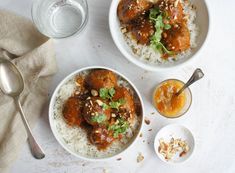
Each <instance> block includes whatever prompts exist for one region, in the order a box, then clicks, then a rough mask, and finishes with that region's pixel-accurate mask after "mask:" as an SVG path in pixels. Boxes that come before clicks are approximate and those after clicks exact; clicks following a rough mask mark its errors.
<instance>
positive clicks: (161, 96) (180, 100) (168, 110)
mask: <svg viewBox="0 0 235 173" xmlns="http://www.w3.org/2000/svg"><path fill="white" fill-rule="evenodd" d="M182 87H183V83H182V82H180V81H177V80H168V81H166V82H164V83H163V84H161V86H159V87H158V88H157V89H156V91H155V93H154V106H155V107H156V109H157V110H158V111H159V113H161V114H162V115H164V116H166V117H169V118H174V117H178V116H180V112H181V110H182V109H183V108H184V106H185V103H186V94H185V92H182V93H181V94H180V95H179V96H176V95H175V94H176V93H177V92H178V91H179V90H180V89H181V88H182Z"/></svg>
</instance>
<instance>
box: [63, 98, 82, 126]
mask: <svg viewBox="0 0 235 173" xmlns="http://www.w3.org/2000/svg"><path fill="white" fill-rule="evenodd" d="M82 107H83V104H82V102H81V101H80V100H79V99H78V98H76V97H70V98H69V99H68V100H67V101H66V102H65V104H64V107H63V111H62V113H63V116H64V118H65V120H66V122H67V123H68V124H69V125H71V126H73V125H77V126H80V125H81V123H82V122H83V121H84V119H83V116H82Z"/></svg>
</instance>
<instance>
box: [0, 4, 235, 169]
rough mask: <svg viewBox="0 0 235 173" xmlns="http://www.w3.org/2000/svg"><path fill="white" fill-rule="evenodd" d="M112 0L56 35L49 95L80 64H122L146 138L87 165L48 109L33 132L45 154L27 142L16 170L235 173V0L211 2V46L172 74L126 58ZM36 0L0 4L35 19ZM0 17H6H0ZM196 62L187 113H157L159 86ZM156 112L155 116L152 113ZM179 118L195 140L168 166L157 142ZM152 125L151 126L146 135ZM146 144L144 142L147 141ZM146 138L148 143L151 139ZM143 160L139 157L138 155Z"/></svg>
mask: <svg viewBox="0 0 235 173" xmlns="http://www.w3.org/2000/svg"><path fill="white" fill-rule="evenodd" d="M110 2H111V0H88V3H89V15H90V18H89V22H88V25H87V27H86V29H85V31H84V32H83V33H82V34H81V35H79V36H76V37H74V38H69V39H66V40H56V41H55V47H56V54H57V57H56V58H57V61H58V66H59V71H58V73H57V74H56V76H55V78H54V81H53V85H52V86H51V90H50V93H52V91H53V90H54V88H55V87H56V85H57V84H58V83H59V81H60V80H62V79H63V78H64V77H65V76H66V75H68V74H69V73H71V72H72V71H74V70H76V69H79V68H81V67H85V66H89V65H105V66H108V67H112V68H114V69H117V70H118V71H120V72H122V73H123V74H125V75H126V76H127V77H128V78H129V79H130V80H131V81H133V82H134V83H135V84H136V86H137V88H138V89H139V90H140V92H141V94H142V96H143V100H144V103H145V107H146V116H147V117H148V118H149V119H150V120H151V124H150V125H146V124H144V128H143V137H142V138H139V139H138V141H137V143H136V144H135V146H133V147H132V148H130V150H128V151H127V152H126V153H125V154H123V155H122V156H121V157H122V160H121V161H117V160H116V159H114V160H112V161H109V162H95V163H91V162H85V161H82V160H79V159H77V158H76V157H74V156H72V155H70V154H69V153H67V152H66V151H65V150H64V149H63V148H62V147H61V146H60V145H59V144H58V143H57V141H56V140H55V138H54V136H53V134H52V132H51V130H50V127H49V123H48V114H47V108H45V113H44V114H43V115H42V117H41V118H40V120H39V122H38V123H37V125H36V127H35V128H34V130H33V131H34V134H35V136H36V137H37V139H38V141H39V143H40V144H41V145H42V146H43V149H44V150H45V153H46V158H45V159H43V160H40V161H39V160H35V159H33V157H32V156H31V154H30V152H29V148H28V145H27V144H25V146H24V148H23V149H22V151H21V154H20V155H19V157H18V158H17V161H16V162H15V163H13V164H12V168H11V171H10V172H12V173H23V172H24V173H27V172H30V173H46V172H51V173H67V172H68V173H69V172H71V173H72V172H73V173H74V172H76V173H93V172H94V173H102V172H104V170H107V172H112V173H113V172H114V173H134V172H136V173H137V172H138V173H145V172H146V173H147V172H148V173H163V172H164V173H171V172H174V173H184V172H190V173H210V172H211V173H222V172H224V173H234V172H235V149H234V146H235V56H234V50H235V22H234V18H235V9H234V8H235V1H233V0H223V1H221V0H210V1H209V0H207V2H208V6H209V10H210V17H211V25H210V34H209V38H208V41H207V44H206V46H205V47H204V48H203V50H202V51H201V53H200V54H199V55H198V56H199V57H200V58H199V59H198V60H197V61H196V62H194V64H191V65H189V66H186V67H184V68H182V69H178V70H176V71H172V72H168V73H153V72H146V71H144V70H142V69H140V68H139V67H137V66H135V65H133V64H131V63H129V62H128V61H127V60H126V59H125V58H124V57H123V56H122V54H121V53H120V52H119V50H118V49H117V48H116V46H115V45H114V42H113V41H112V38H111V35H110V32H109V27H108V11H109V5H110ZM31 3H32V2H31V0H0V7H1V8H4V9H9V10H11V11H14V12H16V13H18V14H20V15H23V16H26V17H28V18H30V6H31ZM0 20H1V19H0ZM196 67H201V68H202V69H203V71H204V72H205V78H204V79H202V80H201V81H199V82H198V83H197V84H195V85H193V86H192V87H191V90H192V93H193V104H192V106H191V108H190V110H189V112H188V113H187V114H186V115H185V116H183V117H181V118H179V119H176V120H168V119H165V118H163V117H161V116H160V115H158V114H157V113H156V111H155V110H154V108H153V106H152V104H151V93H152V90H153V88H154V86H155V85H156V84H157V83H159V82H160V81H162V80H164V79H167V78H179V79H182V80H187V79H188V78H189V76H190V75H191V73H192V72H193V70H194V69H195V68H196ZM152 112H155V114H154V115H152V114H151V113H152ZM169 123H180V124H183V125H185V126H186V127H188V128H190V129H191V131H192V132H193V134H194V137H195V139H196V148H195V151H194V153H193V155H192V157H191V158H190V159H189V160H188V161H187V162H185V163H183V164H180V165H175V166H172V165H167V164H165V163H163V162H162V161H160V160H159V159H158V158H157V156H156V155H155V153H154V149H153V139H154V136H155V134H156V132H157V131H158V130H159V129H160V128H161V127H163V126H164V125H166V124H169ZM149 129H153V130H152V131H151V132H149V131H148V130H149ZM144 141H145V142H144ZM148 143H149V144H148ZM139 152H141V153H142V154H143V155H144V157H145V159H144V161H142V162H141V163H137V162H136V157H137V155H138V153H139Z"/></svg>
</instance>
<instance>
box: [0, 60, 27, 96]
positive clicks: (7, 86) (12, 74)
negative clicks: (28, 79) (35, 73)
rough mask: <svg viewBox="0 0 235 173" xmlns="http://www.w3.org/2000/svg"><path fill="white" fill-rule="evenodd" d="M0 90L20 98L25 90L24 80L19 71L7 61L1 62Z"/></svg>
mask: <svg viewBox="0 0 235 173" xmlns="http://www.w3.org/2000/svg"><path fill="white" fill-rule="evenodd" d="M0 76H1V77H0V88H1V90H2V92H3V93H4V94H6V95H9V96H11V97H15V96H19V95H20V94H21V93H22V92H23V90H24V80H23V78H22V76H21V74H20V72H19V70H18V69H17V68H16V67H15V65H13V64H12V63H10V61H7V60H2V59H1V60H0Z"/></svg>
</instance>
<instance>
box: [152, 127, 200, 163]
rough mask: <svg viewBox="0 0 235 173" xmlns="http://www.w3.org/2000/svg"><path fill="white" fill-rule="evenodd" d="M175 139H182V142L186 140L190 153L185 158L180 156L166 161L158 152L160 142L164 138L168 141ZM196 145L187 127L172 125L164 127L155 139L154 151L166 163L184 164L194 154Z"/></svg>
mask: <svg viewBox="0 0 235 173" xmlns="http://www.w3.org/2000/svg"><path fill="white" fill-rule="evenodd" d="M172 137H174V138H175V139H176V138H181V139H182V140H186V141H187V144H188V145H189V148H190V149H189V151H188V153H187V154H186V155H185V156H183V157H179V156H178V155H176V156H174V157H173V158H172V159H171V160H168V161H167V160H166V159H165V158H164V157H163V156H162V155H161V154H160V153H159V152H158V147H159V145H160V144H159V140H160V139H161V138H162V139H164V140H166V141H170V139H171V138H172ZM194 145H195V141H194V137H193V134H192V133H191V132H190V130H189V129H187V128H186V127H184V126H182V125H179V124H170V125H167V126H165V127H163V128H162V129H160V130H159V132H158V133H157V135H156V137H155V139H154V150H155V152H156V154H157V156H158V157H159V158H160V159H161V160H162V161H163V162H166V163H171V164H175V163H182V162H184V161H186V160H187V159H188V158H189V157H190V156H191V155H192V153H193V150H194Z"/></svg>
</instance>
